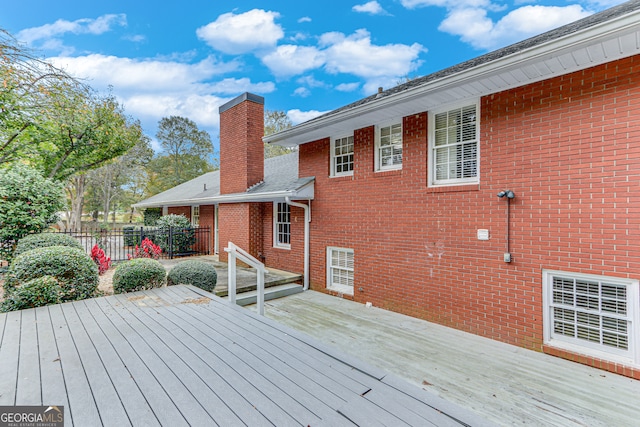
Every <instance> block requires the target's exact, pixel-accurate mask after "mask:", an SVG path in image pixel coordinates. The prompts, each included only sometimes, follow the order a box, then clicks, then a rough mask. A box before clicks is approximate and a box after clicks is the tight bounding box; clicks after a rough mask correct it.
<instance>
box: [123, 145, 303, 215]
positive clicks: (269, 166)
mask: <svg viewBox="0 0 640 427" xmlns="http://www.w3.org/2000/svg"><path fill="white" fill-rule="evenodd" d="M314 183H315V177H304V178H299V177H298V152H293V153H290V154H285V155H284V156H278V157H273V158H270V159H266V160H265V162H264V180H263V181H262V182H260V183H258V184H256V185H254V186H252V187H250V188H248V189H247V190H246V191H243V192H240V193H233V194H220V171H215V172H209V173H206V174H204V175H201V176H199V177H197V178H194V179H192V180H191V181H187V182H185V183H183V184H180V185H178V186H176V187H173V188H170V189H169V190H166V191H164V192H162V193H160V194H156V195H155V196H153V197H150V198H148V199H146V200H143V201H141V202H138V203H136V204H134V205H133V206H134V207H135V208H139V209H140V208H143V209H144V208H151V207H162V206H189V205H211V204H218V203H245V202H273V201H278V200H284V199H285V198H287V197H288V198H290V199H291V200H312V199H313V197H314Z"/></svg>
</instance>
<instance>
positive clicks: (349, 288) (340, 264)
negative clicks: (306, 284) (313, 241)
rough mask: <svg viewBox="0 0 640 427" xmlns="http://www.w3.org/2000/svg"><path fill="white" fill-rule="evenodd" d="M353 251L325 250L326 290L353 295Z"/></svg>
mask: <svg viewBox="0 0 640 427" xmlns="http://www.w3.org/2000/svg"><path fill="white" fill-rule="evenodd" d="M353 273H354V268H353V249H345V248H334V247H328V248H327V289H330V290H333V291H337V292H341V293H343V294H349V295H353Z"/></svg>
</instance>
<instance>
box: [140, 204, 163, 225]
mask: <svg viewBox="0 0 640 427" xmlns="http://www.w3.org/2000/svg"><path fill="white" fill-rule="evenodd" d="M143 215H144V225H150V226H155V225H156V222H157V221H158V219H160V217H161V216H162V208H147V209H145V210H144V213H143Z"/></svg>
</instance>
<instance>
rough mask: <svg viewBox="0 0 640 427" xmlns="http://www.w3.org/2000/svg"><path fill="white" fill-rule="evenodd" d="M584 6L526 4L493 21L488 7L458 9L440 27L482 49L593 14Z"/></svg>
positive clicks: (441, 29) (521, 38)
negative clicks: (485, 8) (486, 8)
mask: <svg viewBox="0 0 640 427" xmlns="http://www.w3.org/2000/svg"><path fill="white" fill-rule="evenodd" d="M590 14H591V12H589V11H586V10H584V9H583V8H582V6H580V5H571V6H564V7H557V6H523V7H521V8H518V9H514V10H513V11H511V12H509V13H508V14H507V15H505V16H504V17H503V18H502V19H500V20H499V21H498V22H495V23H494V22H493V21H492V20H491V19H490V18H489V17H488V16H487V11H486V10H484V9H471V8H470V9H456V10H453V11H451V12H450V13H449V15H448V16H447V18H446V19H445V20H444V21H442V23H441V24H440V26H439V27H438V29H439V30H440V31H444V32H447V33H450V34H454V35H457V36H460V39H461V40H462V41H464V42H466V43H469V44H470V45H472V46H473V47H475V48H478V49H494V48H498V47H502V46H506V45H508V44H510V43H514V42H517V41H519V40H523V39H525V38H527V37H531V36H534V35H536V34H540V33H543V32H545V31H548V30H551V29H553V28H557V27H560V26H562V25H565V24H568V23H570V22H573V21H576V20H578V19H581V18H584V17H586V16H589V15H590Z"/></svg>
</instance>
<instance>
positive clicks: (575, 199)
mask: <svg viewBox="0 0 640 427" xmlns="http://www.w3.org/2000/svg"><path fill="white" fill-rule="evenodd" d="M480 105H481V107H480V113H481V122H480V138H481V143H480V156H481V161H480V184H479V185H471V186H469V185H467V186H463V187H458V188H456V187H449V188H443V189H430V188H428V187H427V164H428V159H427V157H428V150H427V113H421V114H418V115H412V116H409V117H405V118H404V119H403V132H404V145H403V150H404V155H403V161H404V164H403V169H402V170H401V171H392V172H383V173H375V172H374V171H373V170H374V128H373V127H367V128H364V129H360V130H357V131H355V133H354V137H355V138H354V139H355V165H354V175H353V177H343V178H329V176H328V175H329V139H324V140H319V141H315V142H312V143H308V144H304V145H302V146H300V172H299V175H300V176H311V175H313V176H315V177H316V187H315V193H316V197H315V201H313V202H312V212H313V221H312V227H311V228H312V232H311V233H312V240H311V254H312V258H311V268H312V272H311V281H312V288H314V289H316V290H324V288H325V280H326V247H327V246H338V247H347V248H352V249H354V258H355V280H356V285H355V291H354V293H355V295H354V299H355V300H356V301H360V302H365V301H370V302H372V303H373V304H374V305H376V306H379V307H383V308H386V309H391V310H394V311H398V312H401V313H405V314H409V315H411V316H415V317H419V318H423V319H427V320H430V321H434V322H437V323H440V324H443V325H447V326H452V327H455V328H457V329H461V330H464V331H468V332H472V333H476V334H479V335H482V336H486V337H489V338H493V339H497V340H500V341H503V342H507V343H510V344H515V345H518V346H522V347H526V348H530V349H534V350H538V351H541V350H543V329H542V269H556V270H565V271H569V272H577V273H580V272H582V273H590V274H599V275H608V276H615V277H621V278H631V277H633V278H637V274H638V271H640V255H638V251H637V247H636V244H637V242H638V241H640V227H639V225H640V168H639V167H638V165H640V57H632V58H628V59H625V60H621V61H617V62H613V63H610V64H607V65H603V66H598V67H595V68H592V69H588V70H585V71H582V72H578V73H573V74H569V75H567V76H564V77H560V78H555V79H552V80H548V81H544V82H540V83H535V84H531V85H527V86H525V87H521V88H517V89H513V90H510V91H505V92H502V93H498V94H495V95H492V96H488V97H484V98H482V99H481V103H480ZM505 189H511V190H513V191H514V192H515V195H516V197H515V199H513V200H512V202H511V253H512V256H513V262H511V263H505V262H503V253H504V252H505V251H506V221H507V219H506V213H507V202H506V200H505V199H499V198H498V197H496V194H497V193H498V192H499V191H501V190H505ZM478 229H489V231H490V236H491V237H490V240H488V241H479V240H478V239H477V230H478ZM634 249H635V251H634ZM587 359H589V358H587ZM589 360H590V361H591V362H589V363H591V364H597V363H598V362H597V361H596V360H595V359H593V358H590V359H589ZM583 363H584V361H583ZM603 367H605V368H607V367H606V366H603ZM608 368H610V369H612V370H615V371H616V372H619V373H624V372H622V370H623V368H620V369H618V368H616V367H611V366H609V367H608ZM632 372H634V373H632V374H631V375H636V376H637V377H639V378H640V374H639V373H638V371H637V370H635V371H633V370H632Z"/></svg>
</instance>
